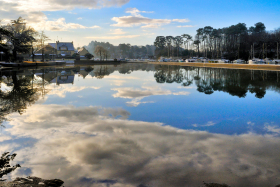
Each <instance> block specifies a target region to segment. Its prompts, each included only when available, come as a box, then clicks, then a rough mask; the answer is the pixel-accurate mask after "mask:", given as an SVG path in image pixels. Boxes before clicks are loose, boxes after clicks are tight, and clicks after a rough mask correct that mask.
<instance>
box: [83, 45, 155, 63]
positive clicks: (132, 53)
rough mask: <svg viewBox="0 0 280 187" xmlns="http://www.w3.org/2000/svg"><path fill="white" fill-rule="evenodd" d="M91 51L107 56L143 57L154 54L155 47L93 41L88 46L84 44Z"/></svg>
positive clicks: (102, 57) (103, 57) (98, 55)
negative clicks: (116, 44)
mask: <svg viewBox="0 0 280 187" xmlns="http://www.w3.org/2000/svg"><path fill="white" fill-rule="evenodd" d="M84 47H85V48H86V49H87V50H88V51H89V52H90V53H92V54H93V55H96V56H97V57H100V59H105V58H117V59H120V58H129V59H141V58H149V56H154V50H155V47H154V46H153V45H146V46H136V45H131V44H125V43H122V44H119V45H118V46H115V45H113V44H111V43H109V42H98V41H91V42H90V43H89V44H88V45H87V46H84Z"/></svg>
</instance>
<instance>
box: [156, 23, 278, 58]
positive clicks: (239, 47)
mask: <svg viewBox="0 0 280 187" xmlns="http://www.w3.org/2000/svg"><path fill="white" fill-rule="evenodd" d="M279 42H280V29H275V30H273V31H266V27H265V25H264V23H262V22H258V23H256V24H255V25H254V26H252V27H249V28H247V26H246V24H245V23H238V24H236V25H231V26H229V27H224V28H218V29H215V28H213V27H211V26H205V27H204V28H199V29H197V30H196V34H195V36H191V35H189V34H183V35H181V36H176V37H174V36H157V37H156V39H155V41H154V45H155V46H156V55H157V56H167V57H175V56H177V57H184V58H189V57H192V56H197V57H205V58H210V59H215V58H226V59H229V60H234V59H244V60H246V61H247V60H248V59H252V58H254V57H255V58H261V59H264V58H271V59H275V58H277V59H278V58H279Z"/></svg>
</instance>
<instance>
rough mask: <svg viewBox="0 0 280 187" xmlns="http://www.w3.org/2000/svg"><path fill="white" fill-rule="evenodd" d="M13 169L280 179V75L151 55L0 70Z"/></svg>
mask: <svg viewBox="0 0 280 187" xmlns="http://www.w3.org/2000/svg"><path fill="white" fill-rule="evenodd" d="M1 77H2V78H1V92H0V93H1V98H0V99H1V103H0V104H1V114H0V119H1V122H2V123H1V127H0V128H1V134H0V144H1V146H0V151H1V153H3V152H5V151H9V152H15V153H17V156H16V158H15V160H14V161H13V164H15V163H19V164H20V165H21V166H22V167H21V168H19V169H17V170H15V171H14V172H12V173H11V174H10V175H8V176H7V177H6V178H8V179H10V178H15V177H18V176H21V177H24V176H36V177H41V178H44V179H54V178H58V179H61V180H63V181H64V182H65V184H64V186H110V187H123V186H125V187H130V186H131V187H162V186H174V187H181V186H188V187H189V186H190V187H199V186H203V181H204V182H207V183H208V182H214V183H225V184H228V185H229V186H232V187H244V186H254V187H264V186H265V187H270V186H271V187H275V186H276V185H278V184H280V156H279V155H280V136H279V134H280V115H279V110H280V75H279V76H278V72H274V71H251V70H230V69H213V68H197V67H180V66H167V65H153V64H146V63H131V64H122V65H119V66H113V65H107V66H75V67H74V66H65V67H46V68H45V69H20V70H2V71H1Z"/></svg>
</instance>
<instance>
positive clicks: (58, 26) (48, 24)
mask: <svg viewBox="0 0 280 187" xmlns="http://www.w3.org/2000/svg"><path fill="white" fill-rule="evenodd" d="M30 25H31V26H32V27H34V28H35V29H38V30H40V29H44V30H49V31H67V30H69V29H86V28H100V27H99V26H92V27H86V26H83V25H81V24H78V23H66V21H65V18H59V19H57V20H54V21H48V20H42V21H41V22H39V23H31V24H30Z"/></svg>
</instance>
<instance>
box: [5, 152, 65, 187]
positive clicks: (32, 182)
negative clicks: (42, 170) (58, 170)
mask: <svg viewBox="0 0 280 187" xmlns="http://www.w3.org/2000/svg"><path fill="white" fill-rule="evenodd" d="M16 155H17V154H16V153H13V154H10V153H9V152H5V153H3V154H2V156H1V158H0V185H1V186H42V187H44V186H57V187H59V186H62V185H63V183H64V182H63V181H62V180H60V179H51V180H44V179H41V178H38V177H26V178H20V177H17V178H16V179H15V180H13V181H10V182H8V181H7V182H6V179H2V177H3V176H4V175H8V174H9V173H11V172H13V171H14V170H16V169H17V168H19V167H21V166H20V165H19V164H16V165H15V166H11V164H10V162H11V161H13V160H14V158H15V157H16ZM3 181H5V182H3Z"/></svg>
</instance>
